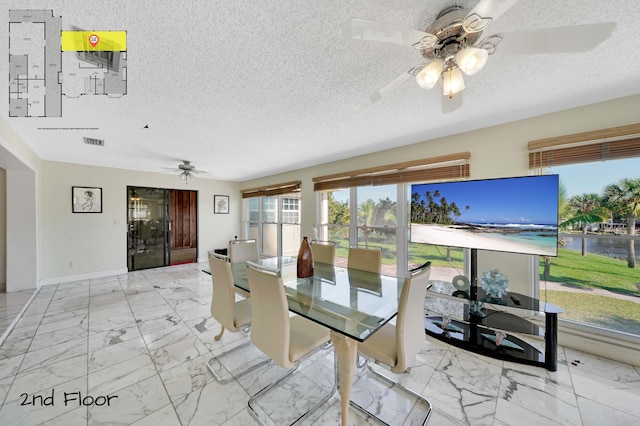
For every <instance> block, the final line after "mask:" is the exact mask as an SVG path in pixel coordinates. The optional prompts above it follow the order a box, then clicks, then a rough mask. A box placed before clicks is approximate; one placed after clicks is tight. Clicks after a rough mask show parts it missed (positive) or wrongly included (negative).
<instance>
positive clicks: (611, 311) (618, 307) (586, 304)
mask: <svg viewBox="0 0 640 426" xmlns="http://www.w3.org/2000/svg"><path fill="white" fill-rule="evenodd" d="M540 298H541V299H543V300H546V301H547V302H549V303H552V304H554V305H556V306H560V307H562V309H564V312H563V313H562V314H561V315H560V318H562V319H567V320H571V321H577V322H581V323H584V324H590V325H595V326H598V327H603V328H608V329H611V330H616V331H622V332H625V333H631V334H635V335H640V303H636V302H631V301H628V300H620V299H614V298H611V297H607V296H599V295H595V294H584V293H573V292H568V291H555V290H547V291H541V292H540Z"/></svg>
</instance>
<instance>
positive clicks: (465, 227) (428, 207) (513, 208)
mask: <svg viewBox="0 0 640 426" xmlns="http://www.w3.org/2000/svg"><path fill="white" fill-rule="evenodd" d="M558 185H559V178H558V175H543V176H522V177H513V178H500V179H484V180H468V181H456V182H440V183H423V184H414V185H411V209H410V210H411V220H410V241H411V242H412V243H425V244H434V245H440V246H448V247H463V248H471V249H479V250H493V251H503V252H510V253H523V254H535V255H541V256H557V255H558Z"/></svg>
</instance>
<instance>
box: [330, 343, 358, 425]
mask: <svg viewBox="0 0 640 426" xmlns="http://www.w3.org/2000/svg"><path fill="white" fill-rule="evenodd" d="M330 334H331V341H332V342H333V347H334V350H335V353H336V358H337V360H338V386H339V387H340V409H341V412H342V426H347V425H348V423H349V422H348V419H349V400H350V399H351V386H352V384H353V376H354V375H355V372H356V356H357V354H358V343H357V342H356V341H355V340H353V339H351V338H349V337H347V336H345V335H343V334H340V333H336V332H334V331H333V330H332V331H331V333H330Z"/></svg>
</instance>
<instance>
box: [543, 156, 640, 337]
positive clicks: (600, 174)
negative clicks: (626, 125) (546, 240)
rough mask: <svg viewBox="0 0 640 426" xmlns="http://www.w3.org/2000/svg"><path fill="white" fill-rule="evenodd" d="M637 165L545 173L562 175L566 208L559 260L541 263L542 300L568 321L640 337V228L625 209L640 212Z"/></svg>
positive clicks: (620, 162)
mask: <svg viewBox="0 0 640 426" xmlns="http://www.w3.org/2000/svg"><path fill="white" fill-rule="evenodd" d="M639 166H640V159H627V160H614V161H607V162H600V163H584V164H576V165H566V166H558V167H551V168H548V169H546V171H548V172H549V173H557V174H559V176H560V182H561V185H562V187H563V189H564V190H563V194H561V198H562V202H561V205H564V206H565V207H564V209H563V211H561V212H560V222H561V223H564V226H562V227H561V229H560V232H561V233H560V241H561V244H560V247H559V250H558V257H557V258H550V259H543V260H542V262H541V263H542V264H541V268H540V269H541V275H540V293H541V295H540V296H541V299H545V300H547V301H548V302H550V303H553V304H554V305H558V306H561V307H562V308H563V309H564V313H563V314H562V316H561V318H562V319H563V320H570V321H576V322H580V323H584V324H588V325H593V326H597V327H601V328H607V329H610V330H615V331H621V332H625V333H631V334H636V335H640V300H638V292H639V291H640V289H639V288H638V286H637V284H638V283H640V280H639V277H640V232H638V231H640V230H638V229H637V228H638V225H637V224H636V221H635V219H634V220H633V224H631V223H630V221H629V214H628V213H629V212H630V211H631V209H629V207H630V206H629V205H628V204H627V206H624V203H629V202H630V203H634V202H635V203H636V206H640V167H639ZM624 179H628V181H625V180H624ZM625 182H630V183H631V184H632V185H635V189H634V188H633V186H632V187H629V186H628V185H627V184H626V183H625ZM633 182H635V184H634V183H633ZM634 192H635V195H634ZM617 194H620V195H621V197H620V199H619V200H618V201H617V202H614V200H612V198H611V197H612V196H613V195H617ZM634 199H635V201H633V200H634ZM625 200H628V201H625ZM620 203H622V204H623V205H620ZM636 210H637V213H640V208H639V207H636ZM636 218H637V216H636ZM630 226H631V227H635V228H636V229H635V230H634V229H630V228H629V227H630ZM629 231H631V232H629ZM634 233H635V235H632V234H634ZM632 265H633V267H632Z"/></svg>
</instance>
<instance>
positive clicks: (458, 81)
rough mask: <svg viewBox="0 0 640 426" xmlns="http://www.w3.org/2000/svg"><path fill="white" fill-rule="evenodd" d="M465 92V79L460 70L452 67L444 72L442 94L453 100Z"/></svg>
mask: <svg viewBox="0 0 640 426" xmlns="http://www.w3.org/2000/svg"><path fill="white" fill-rule="evenodd" d="M463 90H464V78H463V77H462V73H461V72H460V68H458V67H457V66H452V67H449V68H447V69H446V70H444V72H443V73H442V94H443V95H444V96H448V97H450V98H451V97H453V95H455V94H456V93H459V92H462V91H463Z"/></svg>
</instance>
